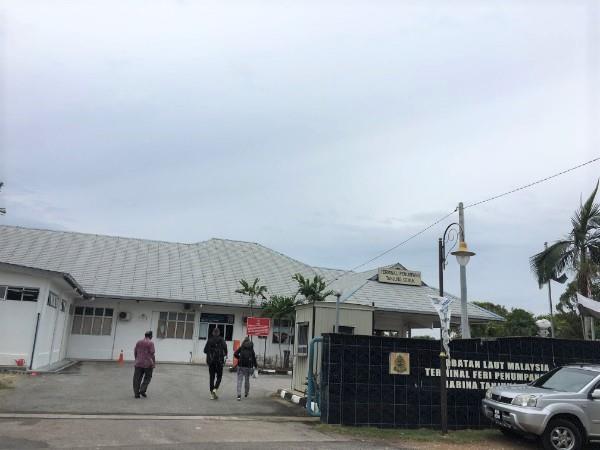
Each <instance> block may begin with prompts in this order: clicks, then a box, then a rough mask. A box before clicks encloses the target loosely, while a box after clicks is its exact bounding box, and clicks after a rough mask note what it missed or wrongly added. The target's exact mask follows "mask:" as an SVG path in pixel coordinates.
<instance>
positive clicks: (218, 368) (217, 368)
mask: <svg viewBox="0 0 600 450" xmlns="http://www.w3.org/2000/svg"><path fill="white" fill-rule="evenodd" d="M208 374H209V376H210V391H211V392H212V390H213V389H219V386H220V385H221V378H223V364H211V365H210V366H208ZM215 378H216V380H215Z"/></svg>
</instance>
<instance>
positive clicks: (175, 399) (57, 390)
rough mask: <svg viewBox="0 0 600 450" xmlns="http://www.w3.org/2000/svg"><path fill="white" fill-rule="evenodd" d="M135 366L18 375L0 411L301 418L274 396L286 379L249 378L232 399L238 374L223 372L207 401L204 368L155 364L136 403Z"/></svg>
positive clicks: (0, 400)
mask: <svg viewBox="0 0 600 450" xmlns="http://www.w3.org/2000/svg"><path fill="white" fill-rule="evenodd" d="M132 375H133V367H132V365H131V364H125V365H124V366H119V365H118V364H116V363H115V362H83V363H81V364H79V365H77V366H75V367H72V368H70V369H68V370H67V371H66V372H65V373H60V374H44V375H38V376H36V377H34V376H19V377H18V379H17V385H16V387H15V388H14V389H5V390H2V391H0V413H9V414H10V413H27V412H30V413H53V414H55V413H74V414H118V415H123V414H154V415H196V416H205V415H217V416H226V415H274V416H304V415H305V412H304V410H303V409H302V408H299V407H298V406H296V405H293V404H290V403H288V402H285V401H283V400H281V399H280V398H277V397H276V396H274V395H273V394H274V393H275V392H276V391H277V388H279V387H289V384H290V377H289V376H279V375H263V376H260V377H259V378H258V380H254V379H252V380H251V388H250V397H249V398H247V399H243V400H242V401H241V402H238V401H237V400H236V392H235V387H236V374H235V373H230V372H229V371H227V370H226V371H225V372H224V374H223V382H222V384H221V389H219V392H220V399H219V400H217V401H213V400H210V399H209V391H208V369H207V367H206V366H190V365H181V364H158V365H157V367H156V369H155V371H154V376H153V378H152V382H151V383H150V388H149V389H148V398H141V399H134V398H133V390H132Z"/></svg>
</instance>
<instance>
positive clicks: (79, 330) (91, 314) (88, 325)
mask: <svg viewBox="0 0 600 450" xmlns="http://www.w3.org/2000/svg"><path fill="white" fill-rule="evenodd" d="M113 313H114V310H113V308H91V307H87V306H86V307H84V306H76V307H75V313H74V315H73V326H72V328H71V334H84V335H91V336H110V333H111V331H112V321H113Z"/></svg>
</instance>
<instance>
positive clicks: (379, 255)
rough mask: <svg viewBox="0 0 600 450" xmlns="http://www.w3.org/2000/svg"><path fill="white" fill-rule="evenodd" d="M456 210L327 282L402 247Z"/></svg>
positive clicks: (335, 279)
mask: <svg viewBox="0 0 600 450" xmlns="http://www.w3.org/2000/svg"><path fill="white" fill-rule="evenodd" d="M455 212H456V209H454V211H452V212H451V213H448V214H446V215H445V216H444V217H442V218H440V219H438V220H436V221H435V222H433V223H432V224H430V225H428V226H426V227H425V228H423V229H422V230H421V231H419V232H417V233H415V234H413V235H411V236H410V237H408V238H406V239H405V240H403V241H402V242H400V243H399V244H396V245H394V246H393V247H392V248H389V249H388V250H386V251H384V252H382V253H380V254H378V255H377V256H374V257H373V258H371V259H369V260H368V261H365V262H364V263H362V264H359V265H358V266H356V267H353V268H352V269H349V270H346V271H344V272H342V273H341V274H340V275H338V276H337V277H335V278H334V279H332V280H331V281H329V282H328V283H327V285H329V284H331V283H333V282H334V281H337V280H339V279H340V278H342V277H344V276H346V275H347V274H348V273H350V272H354V271H355V270H356V269H360V268H361V267H363V266H366V265H367V264H369V263H371V262H373V261H375V260H377V259H379V258H381V257H382V256H385V255H387V254H388V253H390V252H393V251H394V250H396V249H397V248H398V247H400V246H402V245H404V244H406V243H407V242H408V241H411V240H413V239H414V238H416V237H417V236H420V235H421V234H423V233H425V232H426V231H427V230H429V229H430V228H433V227H435V226H436V225H437V224H438V223H440V222H443V221H444V220H446V219H447V218H448V217H450V216H451V215H452V214H454V213H455Z"/></svg>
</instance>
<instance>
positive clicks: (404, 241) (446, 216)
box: [327, 156, 600, 285]
mask: <svg viewBox="0 0 600 450" xmlns="http://www.w3.org/2000/svg"><path fill="white" fill-rule="evenodd" d="M596 161H600V156H598V157H596V158H594V159H590V160H589V161H586V162H584V163H582V164H578V165H577V166H574V167H571V168H570V169H566V170H563V171H562V172H558V173H555V174H554V175H550V176H548V177H545V178H542V179H540V180H537V181H533V182H531V183H528V184H525V185H523V186H520V187H518V188H515V189H512V190H510V191H507V192H504V193H502V194H498V195H494V196H493V197H489V198H486V199H485V200H481V201H478V202H475V203H471V204H469V205H467V206H465V207H464V209H467V208H472V207H473V206H478V205H481V204H483V203H487V202H491V201H492V200H497V199H499V198H502V197H506V196H507V195H510V194H514V193H515V192H519V191H522V190H523V189H527V188H530V187H532V186H535V185H537V184H540V183H544V182H545V181H548V180H551V179H553V178H556V177H559V176H561V175H564V174H566V173H569V172H572V171H574V170H577V169H579V168H581V167H584V166H587V165H589V164H592V163H595V162H596ZM457 209H458V208H455V209H454V211H452V212H451V213H448V214H446V215H445V216H444V217H442V218H440V219H438V220H436V221H435V222H433V223H432V224H430V225H428V226H426V227H425V228H423V229H422V230H421V231H419V232H417V233H415V234H413V235H411V236H410V237H408V238H407V239H405V240H403V241H402V242H400V243H399V244H396V245H394V246H393V247H391V248H389V249H388V250H386V251H384V252H382V253H380V254H378V255H377V256H374V257H373V258H371V259H369V260H368V261H366V262H364V263H362V264H359V265H358V266H356V267H353V268H352V269H349V270H346V271H344V272H342V273H341V274H340V275H338V276H337V277H335V278H333V279H332V280H331V281H328V282H327V285H330V284H331V283H333V282H334V281H337V280H339V279H340V278H342V277H344V276H346V275H347V274H349V273H351V272H354V271H355V270H356V269H360V268H361V267H363V266H366V265H367V264H369V263H371V262H373V261H375V260H377V259H379V258H381V257H382V256H385V255H387V254H388V253H390V252H392V251H394V250H396V249H397V248H398V247H401V246H402V245H404V244H406V243H407V242H409V241H411V240H413V239H414V238H416V237H417V236H420V235H421V234H423V233H425V232H426V231H427V230H429V229H431V228H433V227H434V226H436V225H437V224H439V223H440V222H443V221H444V220H446V219H447V218H448V217H450V216H451V215H452V214H454V213H455V212H456V211H457Z"/></svg>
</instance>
